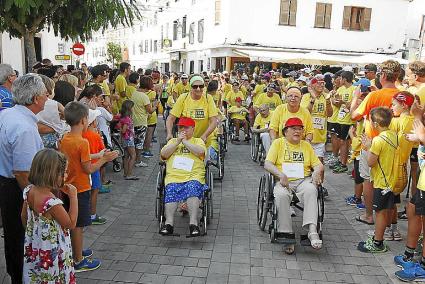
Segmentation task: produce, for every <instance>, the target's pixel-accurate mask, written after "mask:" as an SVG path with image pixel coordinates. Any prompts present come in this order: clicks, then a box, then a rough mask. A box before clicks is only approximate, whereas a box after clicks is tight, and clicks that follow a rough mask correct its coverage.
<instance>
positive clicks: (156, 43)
mask: <svg viewBox="0 0 425 284" xmlns="http://www.w3.org/2000/svg"><path fill="white" fill-rule="evenodd" d="M153 52H155V53H157V52H158V41H157V40H154V41H153Z"/></svg>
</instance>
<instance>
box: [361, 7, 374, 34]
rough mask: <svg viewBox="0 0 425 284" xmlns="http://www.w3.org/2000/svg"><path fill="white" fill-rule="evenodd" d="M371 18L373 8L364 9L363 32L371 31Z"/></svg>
mask: <svg viewBox="0 0 425 284" xmlns="http://www.w3.org/2000/svg"><path fill="white" fill-rule="evenodd" d="M371 16H372V9H371V8H364V10H363V19H362V26H361V28H362V30H363V31H369V30H370V20H371Z"/></svg>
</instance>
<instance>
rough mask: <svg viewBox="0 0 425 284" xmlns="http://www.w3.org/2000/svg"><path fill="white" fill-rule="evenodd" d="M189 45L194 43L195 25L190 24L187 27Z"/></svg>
mask: <svg viewBox="0 0 425 284" xmlns="http://www.w3.org/2000/svg"><path fill="white" fill-rule="evenodd" d="M189 43H190V44H194V43H195V23H191V24H190V27H189Z"/></svg>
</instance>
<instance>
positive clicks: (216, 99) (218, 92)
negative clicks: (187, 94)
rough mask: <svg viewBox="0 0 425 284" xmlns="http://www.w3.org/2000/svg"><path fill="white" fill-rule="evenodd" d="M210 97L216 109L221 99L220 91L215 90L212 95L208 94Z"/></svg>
mask: <svg viewBox="0 0 425 284" xmlns="http://www.w3.org/2000/svg"><path fill="white" fill-rule="evenodd" d="M210 96H211V97H212V98H213V100H214V104H215V106H216V107H218V103H219V101H220V97H221V91H220V90H217V91H216V92H215V93H214V94H210Z"/></svg>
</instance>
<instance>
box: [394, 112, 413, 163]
mask: <svg viewBox="0 0 425 284" xmlns="http://www.w3.org/2000/svg"><path fill="white" fill-rule="evenodd" d="M414 119H415V117H414V116H413V115H408V114H404V113H402V114H401V115H400V117H394V118H393V119H392V120H391V124H390V127H389V128H390V129H391V130H393V131H395V132H396V133H397V136H398V142H399V144H400V149H401V151H400V156H401V157H400V159H401V161H402V162H403V163H407V161H408V160H409V158H410V152H411V151H412V148H413V147H416V148H417V147H418V146H419V144H416V143H413V142H410V141H407V140H406V136H405V135H406V134H409V133H411V132H412V130H413V121H414Z"/></svg>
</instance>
